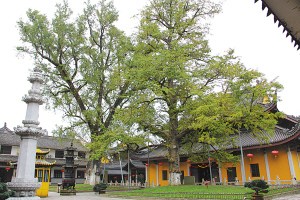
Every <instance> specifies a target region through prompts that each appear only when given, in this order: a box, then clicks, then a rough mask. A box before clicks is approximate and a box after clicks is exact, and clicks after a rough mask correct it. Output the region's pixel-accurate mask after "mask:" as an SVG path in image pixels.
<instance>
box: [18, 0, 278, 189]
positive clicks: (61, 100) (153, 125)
mask: <svg viewBox="0 0 300 200" xmlns="http://www.w3.org/2000/svg"><path fill="white" fill-rule="evenodd" d="M219 12H220V5H219V4H216V3H213V2H211V1H209V0H151V1H149V4H148V5H147V6H146V7H145V8H144V9H143V10H142V12H141V14H140V24H139V27H138V31H137V33H136V34H135V35H134V36H132V37H128V36H126V35H125V34H124V33H123V32H122V31H121V30H119V29H118V28H117V27H116V26H115V25H114V22H115V21H116V20H117V19H118V14H117V11H116V9H115V8H114V6H113V4H112V3H111V2H108V3H107V2H106V1H105V0H103V1H101V2H100V3H99V4H97V5H92V4H90V3H89V2H88V3H86V5H85V8H84V10H83V13H82V14H81V15H79V16H78V17H77V18H74V17H73V15H72V11H71V9H70V8H69V6H68V4H67V2H64V3H63V4H58V5H57V11H56V13H55V16H54V18H53V19H52V20H51V21H50V20H49V19H48V18H47V17H46V16H45V15H43V14H41V13H39V12H38V11H36V10H29V11H28V12H27V16H28V20H27V21H24V20H20V21H19V22H18V26H19V29H20V35H21V40H22V41H23V44H24V45H23V46H20V47H18V50H19V51H20V52H23V53H26V54H30V55H32V57H33V59H34V60H35V62H36V65H37V66H39V67H40V68H41V69H42V70H43V72H44V74H45V76H46V85H47V87H46V88H45V94H46V95H47V98H48V105H49V107H50V108H53V109H59V110H62V111H63V113H64V117H65V118H67V119H69V123H68V125H67V126H66V127H59V129H58V133H61V134H62V133H66V132H67V133H76V134H77V135H81V136H82V137H83V135H82V134H83V133H87V134H88V137H91V138H92V143H91V144H90V148H91V149H92V150H93V155H94V158H97V157H99V156H101V155H103V153H104V152H105V151H107V149H108V148H109V147H111V146H112V145H113V144H119V143H123V144H126V145H127V148H130V147H129V146H130V145H131V144H132V143H135V146H138V145H139V144H143V143H144V142H145V137H144V135H145V134H151V135H153V136H155V137H157V138H159V139H160V141H161V142H160V145H163V146H165V147H166V148H167V149H168V161H169V163H170V172H171V182H172V183H174V184H178V183H179V178H178V174H179V172H180V168H179V167H180V166H179V164H180V151H182V149H183V150H185V152H186V153H187V154H188V156H190V157H191V158H193V159H198V160H199V159H202V158H205V156H207V155H206V152H210V151H211V152H210V156H213V157H214V158H215V159H218V160H220V161H226V160H227V161H228V160H230V159H234V158H233V157H232V156H231V155H230V154H228V153H227V152H226V151H225V150H226V148H227V147H228V146H230V145H231V146H232V145H233V146H234V145H236V144H235V140H234V135H236V134H237V133H239V132H240V131H248V132H249V133H250V134H253V135H255V136H257V137H259V138H262V139H263V137H264V136H265V135H266V134H271V133H272V132H273V130H274V126H275V124H276V119H277V118H278V117H280V114H278V113H269V112H265V108H264V105H263V102H262V99H263V98H264V97H269V98H270V99H271V100H273V101H275V100H276V99H275V98H276V97H275V96H274V95H275V93H276V91H277V90H278V89H280V88H281V85H280V84H278V83H277V82H268V81H267V79H266V78H265V77H264V75H263V74H262V73H260V72H258V71H256V70H249V69H247V68H246V67H245V66H243V64H242V63H241V62H240V60H239V59H238V58H237V57H235V56H234V52H233V50H228V52H227V53H225V54H224V55H218V56H215V55H212V53H211V50H210V48H209V43H208V40H207V38H206V35H207V34H208V31H209V26H208V24H207V19H209V18H211V17H213V16H214V15H215V14H218V13H219ZM196 150H197V152H202V154H197V155H200V157H199V156H198V157H197V156H195V155H196V154H194V153H195V152H196ZM203 152H204V153H203ZM201 156H202V157H201ZM196 157H197V158H196Z"/></svg>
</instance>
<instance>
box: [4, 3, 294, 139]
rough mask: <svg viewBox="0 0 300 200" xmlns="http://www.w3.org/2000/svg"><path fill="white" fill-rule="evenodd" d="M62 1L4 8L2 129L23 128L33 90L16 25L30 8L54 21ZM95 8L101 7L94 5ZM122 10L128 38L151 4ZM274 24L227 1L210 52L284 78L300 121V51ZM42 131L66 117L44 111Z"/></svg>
mask: <svg viewBox="0 0 300 200" xmlns="http://www.w3.org/2000/svg"><path fill="white" fill-rule="evenodd" d="M57 2H61V1H60V0H22V1H20V0H9V1H3V2H2V3H1V7H0V26H1V32H0V34H1V37H0V56H1V67H0V74H1V78H0V87H1V98H0V127H2V126H3V124H4V122H7V126H8V127H9V128H10V129H13V127H16V126H17V125H22V120H23V119H24V118H25V112H26V104H25V103H24V102H22V101H21V99H22V97H23V96H24V95H25V94H27V92H28V90H29V89H30V87H31V85H30V84H29V82H28V81H27V77H28V76H29V70H31V69H33V67H34V66H33V61H32V59H31V58H29V57H26V56H25V57H24V56H19V55H17V51H16V46H18V45H20V44H21V43H20V41H19V32H18V29H17V26H16V22H17V21H18V20H19V19H20V18H25V16H26V11H27V10H28V9H29V8H32V9H37V10H39V11H41V12H42V13H45V14H47V15H48V16H50V17H51V16H52V15H53V13H54V11H55V4H56V3H57ZM83 2H85V1H84V0H73V1H70V6H71V8H72V9H73V10H74V11H75V12H78V11H80V10H81V8H82V5H83ZM91 2H97V1H95V0H92V1H91ZM114 2H115V6H116V8H117V10H119V15H120V20H119V23H118V26H119V28H121V29H123V30H124V31H126V32H127V33H128V34H129V33H132V32H134V28H135V27H136V25H137V21H136V20H134V19H133V18H132V16H133V15H135V14H137V13H138V12H139V10H140V9H141V8H142V7H143V5H144V4H145V3H146V2H147V0H114ZM282 30H283V29H282V28H278V27H277V24H274V23H273V17H272V16H269V17H266V10H265V11H262V10H261V3H260V2H259V3H256V4H254V1H253V0H243V1H242V0H224V1H223V12H222V13H221V14H219V15H218V16H216V17H215V18H214V19H213V20H212V22H211V32H210V35H209V41H210V46H211V47H212V50H213V52H214V53H215V54H222V53H224V51H226V50H228V49H229V48H232V49H235V52H236V55H237V56H239V57H240V59H241V61H242V62H243V63H244V65H245V66H246V67H247V68H253V69H257V70H259V71H261V72H263V73H264V74H265V75H266V77H267V78H268V79H269V80H272V79H274V78H276V77H278V79H277V80H278V81H279V82H280V83H281V84H283V86H284V90H283V91H282V92H280V93H279V97H280V99H281V101H280V102H279V103H278V108H279V110H280V111H282V112H285V113H286V114H291V115H297V116H298V115H300V107H299V103H298V98H299V95H298V91H299V85H300V84H299V82H300V80H299V78H298V77H299V75H300V74H299V72H300V66H299V64H300V62H299V60H300V51H297V50H296V48H294V47H293V45H292V43H291V42H290V41H291V39H290V37H288V38H286V37H285V34H283V33H282ZM39 121H40V126H41V127H42V128H45V129H47V130H48V132H49V133H51V131H52V130H53V129H54V127H55V124H60V123H62V119H61V116H60V115H59V114H58V113H54V112H53V111H49V110H48V111H46V110H45V108H44V106H42V107H41V109H40V118H39Z"/></svg>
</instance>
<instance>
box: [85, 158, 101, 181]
mask: <svg viewBox="0 0 300 200" xmlns="http://www.w3.org/2000/svg"><path fill="white" fill-rule="evenodd" d="M87 167H88V168H87V176H86V183H87V184H90V185H95V184H97V183H100V173H99V170H100V168H99V161H96V160H93V161H89V163H88V166H87Z"/></svg>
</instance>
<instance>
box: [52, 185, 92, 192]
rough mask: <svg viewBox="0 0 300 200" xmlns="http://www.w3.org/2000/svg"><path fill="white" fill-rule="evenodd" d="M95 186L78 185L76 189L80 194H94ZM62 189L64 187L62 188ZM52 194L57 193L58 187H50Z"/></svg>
mask: <svg viewBox="0 0 300 200" xmlns="http://www.w3.org/2000/svg"><path fill="white" fill-rule="evenodd" d="M93 187H94V186H93V185H90V184H76V186H75V189H76V191H78V192H92V191H93ZM61 189H62V186H61ZM49 191H50V192H57V185H50V187H49Z"/></svg>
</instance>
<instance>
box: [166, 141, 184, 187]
mask: <svg viewBox="0 0 300 200" xmlns="http://www.w3.org/2000/svg"><path fill="white" fill-rule="evenodd" d="M170 144H171V145H170V147H169V148H168V151H169V164H170V165H169V166H170V168H169V170H170V179H169V184H170V185H180V184H181V182H180V175H181V171H180V158H179V144H178V142H177V140H176V139H175V138H172V139H171V142H170Z"/></svg>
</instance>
